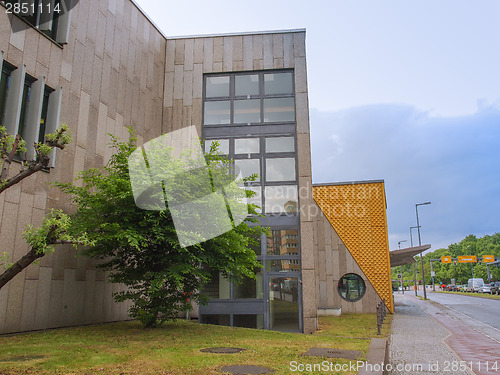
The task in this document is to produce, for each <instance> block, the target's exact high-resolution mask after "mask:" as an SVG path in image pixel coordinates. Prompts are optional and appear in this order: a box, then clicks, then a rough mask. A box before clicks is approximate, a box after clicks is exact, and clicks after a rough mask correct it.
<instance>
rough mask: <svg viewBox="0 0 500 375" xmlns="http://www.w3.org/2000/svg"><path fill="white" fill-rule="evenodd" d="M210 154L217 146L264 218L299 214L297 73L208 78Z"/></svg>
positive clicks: (207, 142)
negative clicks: (243, 181)
mask: <svg viewBox="0 0 500 375" xmlns="http://www.w3.org/2000/svg"><path fill="white" fill-rule="evenodd" d="M203 111H204V112H203V119H204V120H203V121H204V136H205V149H206V150H207V151H208V150H209V149H210V146H211V143H212V142H213V141H217V142H218V143H219V145H220V146H219V150H220V152H221V153H222V154H227V155H228V156H229V157H230V158H231V159H233V160H234V163H235V171H236V173H237V174H240V175H241V177H243V178H245V177H249V176H251V175H257V179H256V180H255V181H252V182H250V183H247V187H248V189H249V190H252V191H254V192H255V193H256V194H255V196H254V197H253V198H252V199H251V203H255V204H257V205H258V206H259V207H261V211H262V213H264V214H274V215H281V214H294V213H296V212H297V211H298V189H297V156H296V138H295V133H296V130H295V96H294V75H293V71H291V70H276V71H261V72H249V73H226V74H215V75H206V76H205V85H204V106H203Z"/></svg>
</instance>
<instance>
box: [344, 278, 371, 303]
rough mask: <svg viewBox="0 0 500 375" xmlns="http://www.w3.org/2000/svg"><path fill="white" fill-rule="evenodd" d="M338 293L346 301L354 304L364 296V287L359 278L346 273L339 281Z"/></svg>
mask: <svg viewBox="0 0 500 375" xmlns="http://www.w3.org/2000/svg"><path fill="white" fill-rule="evenodd" d="M338 291H339V294H340V296H341V297H342V298H343V299H345V300H346V301H348V302H356V301H359V300H360V299H361V298H363V296H364V295H365V292H366V285H365V282H364V281H363V279H362V278H361V276H359V275H356V274H355V273H347V274H345V275H344V276H342V277H341V279H340V280H339V285H338Z"/></svg>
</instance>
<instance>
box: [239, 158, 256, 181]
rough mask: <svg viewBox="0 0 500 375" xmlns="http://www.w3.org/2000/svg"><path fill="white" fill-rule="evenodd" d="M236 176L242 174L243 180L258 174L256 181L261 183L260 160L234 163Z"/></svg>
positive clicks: (241, 160) (240, 160)
mask: <svg viewBox="0 0 500 375" xmlns="http://www.w3.org/2000/svg"><path fill="white" fill-rule="evenodd" d="M234 164H235V166H236V171H235V172H236V174H239V173H241V177H242V178H246V177H249V176H251V175H252V174H254V173H256V174H257V179H256V181H260V160H259V159H237V160H235V161H234Z"/></svg>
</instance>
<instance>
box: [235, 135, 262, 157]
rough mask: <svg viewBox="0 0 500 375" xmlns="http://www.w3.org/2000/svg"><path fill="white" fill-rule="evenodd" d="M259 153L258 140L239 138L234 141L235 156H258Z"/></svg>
mask: <svg viewBox="0 0 500 375" xmlns="http://www.w3.org/2000/svg"><path fill="white" fill-rule="evenodd" d="M259 151H260V143H259V138H240V139H236V140H235V141H234V153H235V154H258V153H259Z"/></svg>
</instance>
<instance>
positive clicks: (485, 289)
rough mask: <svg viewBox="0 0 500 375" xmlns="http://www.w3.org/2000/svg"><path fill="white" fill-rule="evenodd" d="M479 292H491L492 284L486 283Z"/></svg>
mask: <svg viewBox="0 0 500 375" xmlns="http://www.w3.org/2000/svg"><path fill="white" fill-rule="evenodd" d="M479 293H489V294H491V284H484V285H483V287H482V288H480V289H479Z"/></svg>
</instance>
